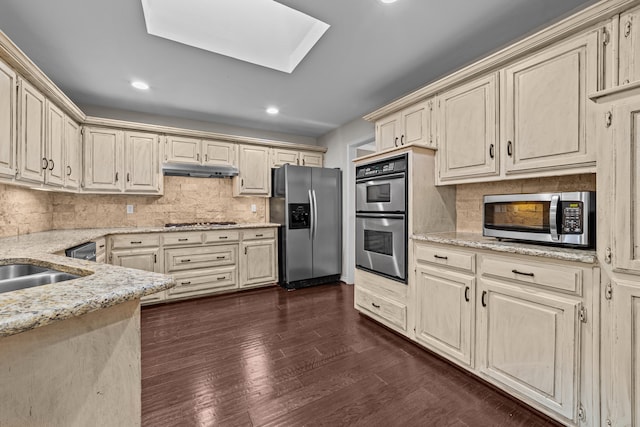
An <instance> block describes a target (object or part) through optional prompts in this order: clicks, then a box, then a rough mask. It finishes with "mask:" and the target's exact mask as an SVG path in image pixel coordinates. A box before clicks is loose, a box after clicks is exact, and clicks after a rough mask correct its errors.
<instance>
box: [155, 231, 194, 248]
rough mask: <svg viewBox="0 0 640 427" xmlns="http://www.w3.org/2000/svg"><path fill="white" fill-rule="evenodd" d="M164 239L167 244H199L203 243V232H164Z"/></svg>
mask: <svg viewBox="0 0 640 427" xmlns="http://www.w3.org/2000/svg"><path fill="white" fill-rule="evenodd" d="M162 241H163V243H164V245H165V246H180V245H197V244H200V243H202V233H201V232H197V233H164V235H163V236H162Z"/></svg>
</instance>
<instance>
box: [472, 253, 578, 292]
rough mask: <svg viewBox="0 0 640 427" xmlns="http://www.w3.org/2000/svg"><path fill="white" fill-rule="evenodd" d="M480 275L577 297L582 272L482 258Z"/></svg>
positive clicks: (550, 265)
mask: <svg viewBox="0 0 640 427" xmlns="http://www.w3.org/2000/svg"><path fill="white" fill-rule="evenodd" d="M482 274H483V275H484V276H493V277H499V278H503V279H510V280H516V281H518V282H522V283H526V284H533V285H539V286H544V287H548V288H553V289H558V290H561V291H568V292H571V293H575V294H578V295H579V294H581V293H582V275H583V270H582V269H581V268H579V267H570V266H564V265H557V264H550V263H538V262H535V261H526V262H523V261H521V260H518V259H513V260H512V259H505V258H493V257H484V258H483V259H482Z"/></svg>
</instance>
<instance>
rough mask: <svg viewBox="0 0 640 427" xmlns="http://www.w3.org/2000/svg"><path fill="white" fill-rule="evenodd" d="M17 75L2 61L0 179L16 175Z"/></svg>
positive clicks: (0, 85)
mask: <svg viewBox="0 0 640 427" xmlns="http://www.w3.org/2000/svg"><path fill="white" fill-rule="evenodd" d="M16 87H17V80H16V73H15V72H14V71H13V70H12V69H11V68H9V67H8V66H7V65H6V64H5V63H4V62H1V61H0V177H6V178H13V177H14V176H15V174H16V168H17V165H16V141H17V137H16V133H17V126H16V108H17V107H16V105H17V103H16Z"/></svg>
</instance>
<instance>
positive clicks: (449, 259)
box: [415, 244, 476, 273]
mask: <svg viewBox="0 0 640 427" xmlns="http://www.w3.org/2000/svg"><path fill="white" fill-rule="evenodd" d="M415 257H416V261H417V262H423V263H429V264H436V265H442V266H446V267H451V268H457V269H459V270H464V271H469V272H471V273H474V272H475V271H476V256H475V254H472V253H468V252H462V251H456V250H452V249H448V248H441V247H434V246H425V245H421V244H416V253H415Z"/></svg>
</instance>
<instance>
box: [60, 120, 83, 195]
mask: <svg viewBox="0 0 640 427" xmlns="http://www.w3.org/2000/svg"><path fill="white" fill-rule="evenodd" d="M64 159H65V161H64V174H65V179H64V186H65V187H66V188H69V189H73V190H78V189H79V188H80V183H81V180H82V135H81V134H80V125H79V124H78V123H76V122H75V121H73V120H72V119H71V118H70V117H68V116H66V117H65V122H64Z"/></svg>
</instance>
